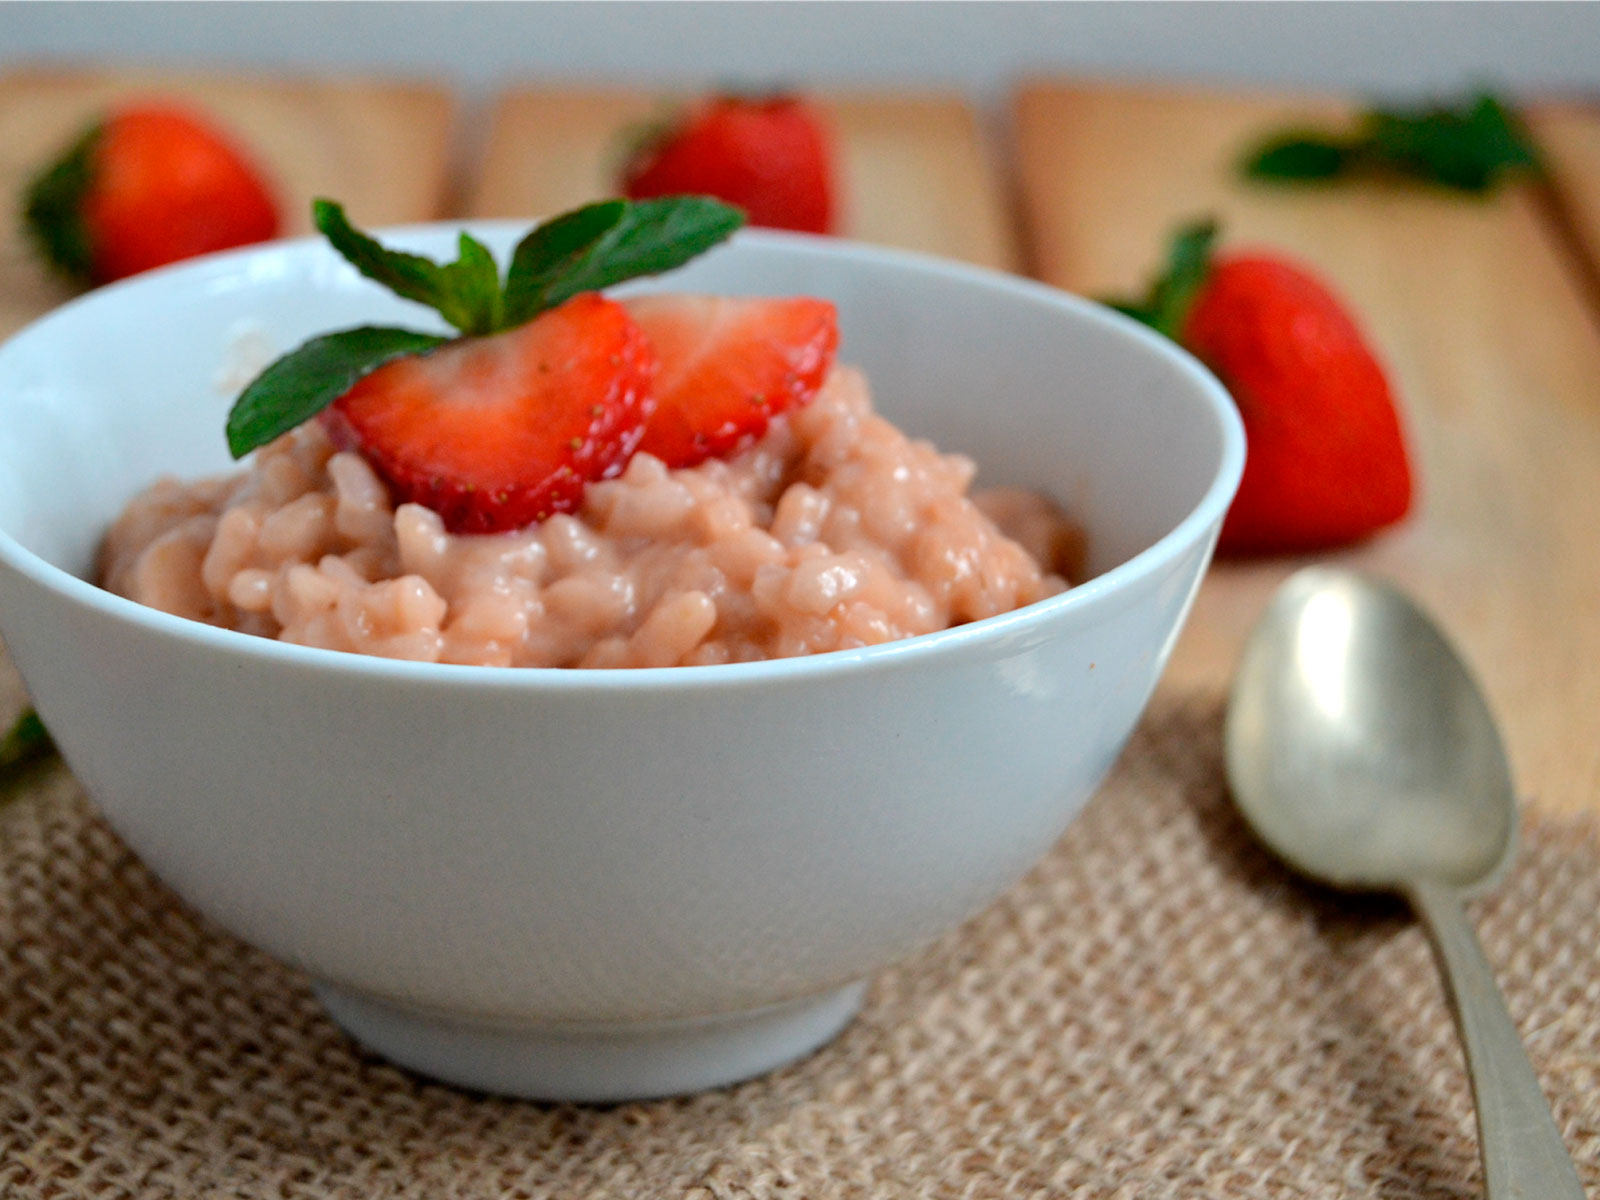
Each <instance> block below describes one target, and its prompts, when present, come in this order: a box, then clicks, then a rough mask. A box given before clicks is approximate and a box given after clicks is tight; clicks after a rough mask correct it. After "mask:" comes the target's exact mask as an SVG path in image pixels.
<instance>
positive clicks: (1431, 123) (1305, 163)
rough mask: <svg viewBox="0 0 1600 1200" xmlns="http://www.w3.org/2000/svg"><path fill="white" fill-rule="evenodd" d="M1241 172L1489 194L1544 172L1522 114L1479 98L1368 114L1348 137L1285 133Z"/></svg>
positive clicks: (1297, 179)
mask: <svg viewBox="0 0 1600 1200" xmlns="http://www.w3.org/2000/svg"><path fill="white" fill-rule="evenodd" d="M1240 169H1241V171H1242V172H1243V174H1244V175H1245V176H1246V177H1247V178H1250V179H1257V180H1269V181H1273V182H1317V181H1323V180H1331V179H1350V178H1356V177H1359V176H1392V177H1399V178H1403V179H1417V180H1421V181H1423V182H1426V183H1434V184H1439V185H1441V186H1443V187H1449V188H1455V189H1457V190H1459V191H1466V192H1486V191H1488V190H1489V189H1491V188H1493V187H1495V186H1496V185H1497V184H1499V183H1500V182H1501V180H1503V179H1504V178H1506V177H1507V176H1508V175H1510V174H1513V173H1516V172H1530V173H1538V172H1540V171H1541V170H1542V169H1543V166H1542V163H1541V160H1540V156H1539V151H1538V148H1537V147H1536V146H1535V145H1534V143H1533V140H1532V138H1531V137H1530V136H1529V135H1528V133H1527V130H1526V129H1525V127H1524V126H1523V123H1522V121H1521V119H1520V118H1519V117H1518V116H1517V113H1516V111H1515V110H1514V109H1513V108H1511V106H1509V105H1508V104H1506V103H1505V102H1504V101H1502V100H1500V99H1499V98H1498V97H1496V96H1495V95H1493V94H1492V93H1490V92H1480V93H1478V94H1477V95H1475V96H1471V97H1468V98H1467V99H1465V100H1463V101H1459V102H1456V103H1440V104H1428V105H1422V106H1418V107H1413V108H1372V109H1369V110H1367V111H1366V112H1365V113H1364V114H1362V116H1361V118H1360V120H1359V122H1358V124H1357V128H1356V130H1355V132H1354V133H1353V134H1351V135H1349V136H1347V137H1341V136H1338V135H1327V136H1324V135H1321V134H1307V133H1304V132H1301V131H1297V130H1291V131H1286V132H1284V133H1282V134H1280V135H1277V136H1276V137H1273V138H1271V139H1269V140H1268V141H1266V142H1264V143H1263V144H1262V145H1261V146H1260V147H1258V148H1257V149H1256V150H1255V151H1253V152H1252V153H1251V154H1249V155H1247V156H1246V157H1245V158H1244V160H1242V162H1241V166H1240Z"/></svg>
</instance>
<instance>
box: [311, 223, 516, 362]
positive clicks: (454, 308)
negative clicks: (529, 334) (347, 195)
mask: <svg viewBox="0 0 1600 1200" xmlns="http://www.w3.org/2000/svg"><path fill="white" fill-rule="evenodd" d="M312 217H313V219H314V220H315V222H316V226H317V228H318V229H319V230H321V231H322V234H323V236H324V237H326V238H327V239H328V241H329V242H330V243H332V245H333V248H334V249H335V250H337V251H338V252H339V253H340V254H342V255H343V256H344V257H345V259H346V260H347V261H348V262H349V263H350V265H351V266H353V267H355V269H356V270H358V271H360V272H361V273H362V274H363V275H365V276H366V277H367V278H368V279H371V280H373V281H375V282H377V283H381V284H383V286H384V287H386V288H388V289H389V290H390V291H392V292H393V293H394V294H395V295H397V296H402V297H404V298H405V299H407V300H415V301H416V302H417V303H418V304H426V305H427V306H428V307H429V308H432V309H434V310H435V311H437V312H438V313H439V315H440V316H442V317H443V318H444V319H445V320H446V321H448V322H449V323H450V324H451V325H454V326H455V327H456V328H457V329H459V330H460V331H461V332H462V333H465V334H468V335H473V334H484V333H493V332H494V331H495V327H494V325H493V324H492V323H490V318H492V316H493V315H494V308H495V305H493V304H486V303H485V302H484V266H483V263H484V261H487V263H488V267H489V269H490V271H492V272H494V276H495V278H494V283H493V291H494V293H495V294H496V295H498V293H499V290H500V282H499V272H498V269H497V268H496V267H495V265H494V259H493V258H492V257H491V256H490V255H489V252H488V251H487V250H485V249H484V248H483V247H482V246H481V245H480V244H479V243H477V242H473V241H472V240H471V239H470V238H463V239H462V243H461V257H460V258H459V259H457V260H456V261H455V262H453V263H450V264H447V265H441V264H439V263H436V262H434V261H433V260H432V259H429V258H424V257H422V256H421V255H420V254H406V253H405V252H403V251H400V250H390V249H388V248H387V247H385V246H384V245H383V244H382V243H380V242H378V241H376V240H374V239H373V238H370V237H368V236H367V235H366V234H364V233H362V232H361V231H360V230H359V229H357V228H356V227H355V226H354V225H352V224H350V221H349V219H348V218H346V216H345V215H344V209H343V208H342V207H341V206H340V205H338V204H335V203H334V202H333V201H331V200H316V201H313V202H312ZM468 243H470V246H469V244H468Z"/></svg>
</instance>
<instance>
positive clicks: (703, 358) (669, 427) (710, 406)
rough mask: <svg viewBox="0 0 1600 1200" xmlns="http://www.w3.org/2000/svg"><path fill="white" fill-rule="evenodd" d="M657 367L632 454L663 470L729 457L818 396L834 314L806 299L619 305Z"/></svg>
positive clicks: (643, 299)
mask: <svg viewBox="0 0 1600 1200" xmlns="http://www.w3.org/2000/svg"><path fill="white" fill-rule="evenodd" d="M626 304H627V307H628V310H629V312H631V313H632V315H633V317H634V319H635V320H636V321H637V322H638V323H639V327H640V328H641V329H642V330H643V331H644V334H645V337H646V338H648V339H649V341H650V344H651V346H652V347H653V348H654V351H655V356H656V359H657V361H658V362H659V364H660V367H659V372H658V374H657V376H656V380H655V388H654V394H655V400H656V407H655V411H654V413H653V414H651V416H650V418H649V421H648V423H647V425H646V427H645V433H644V439H643V441H641V442H640V444H639V449H640V450H641V451H645V452H647V453H650V454H653V455H655V456H656V457H657V458H659V459H661V460H662V461H663V462H664V463H666V464H667V465H668V466H669V467H687V466H693V465H694V464H695V463H698V462H702V461H704V460H705V459H707V458H711V457H714V456H716V457H722V456H726V455H728V454H730V453H732V452H734V451H736V450H738V449H741V448H742V447H743V446H745V445H747V444H748V443H749V442H751V441H753V440H755V439H756V438H759V437H760V436H761V435H762V434H764V433H765V432H766V431H767V426H768V425H769V424H770V423H771V420H772V418H773V416H775V415H777V414H778V413H781V412H784V411H786V410H788V409H790V408H793V407H795V406H797V405H800V404H804V403H806V402H807V401H808V400H810V399H811V398H812V397H813V396H815V395H816V393H817V389H818V388H820V387H821V386H822V381H823V379H824V378H825V377H826V376H827V373H828V371H829V369H830V368H831V367H832V365H833V360H834V354H835V351H836V349H837V347H838V342H839V329H838V314H837V312H836V311H835V309H834V306H833V305H832V304H830V303H828V302H827V301H825V300H817V299H813V298H811V297H805V296H800V297H786V298H781V299H768V298H764V297H739V296H696V295H679V294H656V295H646V296H636V297H633V298H631V299H629V300H628V301H626Z"/></svg>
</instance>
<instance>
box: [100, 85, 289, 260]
mask: <svg viewBox="0 0 1600 1200" xmlns="http://www.w3.org/2000/svg"><path fill="white" fill-rule="evenodd" d="M92 162H93V170H92V176H91V181H90V185H89V189H88V191H87V192H86V193H85V195H84V198H83V208H82V212H83V221H84V225H85V227H86V229H87V231H88V234H89V240H90V245H91V253H92V256H93V261H94V266H93V273H94V277H95V278H96V279H97V280H102V281H103V280H111V279H121V278H123V277H124V276H127V275H133V274H137V273H138V272H140V271H146V270H149V269H151V268H152V267H159V266H163V265H165V264H167V263H172V262H177V261H179V260H181V259H185V258H189V257H192V256H194V255H197V254H208V253H210V252H212V251H214V250H226V249H229V248H230V247H233V246H243V245H248V244H250V243H253V242H260V241H265V240H266V239H268V238H271V237H273V236H275V235H276V234H277V232H278V212H277V206H276V204H275V203H274V201H273V198H272V196H271V194H270V192H269V191H268V189H267V186H266V184H265V183H263V181H262V179H261V177H260V175H259V173H258V172H257V170H256V169H255V168H254V167H253V166H252V165H251V164H250V163H249V162H247V161H246V160H245V158H244V157H243V155H242V153H241V152H240V151H239V150H238V149H237V148H236V147H235V146H233V145H232V144H231V143H230V142H229V141H228V140H227V139H226V138H225V137H224V135H222V134H221V133H220V132H218V131H217V130H215V129H213V128H211V127H210V126H209V125H207V124H206V123H204V122H203V121H201V120H200V119H199V118H198V117H196V116H194V115H193V114H190V113H188V112H186V111H184V110H181V109H177V108H172V107H168V106H165V105H159V104H148V105H140V106H130V107H128V108H124V109H121V110H119V111H117V112H116V113H114V114H113V115H112V116H111V117H109V118H108V119H107V120H106V122H105V124H104V126H103V128H102V130H101V134H100V137H99V139H98V142H97V144H96V146H95V150H94V154H93V159H92Z"/></svg>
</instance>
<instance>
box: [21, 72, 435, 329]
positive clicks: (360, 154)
mask: <svg viewBox="0 0 1600 1200" xmlns="http://www.w3.org/2000/svg"><path fill="white" fill-rule="evenodd" d="M140 96H167V97H172V98H175V99H178V100H183V101H186V102H189V103H192V104H194V105H195V106H196V107H198V108H199V109H200V110H202V111H204V112H206V113H209V114H211V115H212V116H213V117H214V118H215V119H216V121H217V122H218V124H219V125H221V126H222V127H224V128H225V129H227V130H229V131H230V132H232V133H233V134H234V135H235V136H236V137H237V138H238V140H239V142H240V143H241V145H242V146H243V147H245V148H247V149H248V151H249V152H250V153H251V154H252V156H253V157H254V158H255V159H256V160H257V161H258V162H259V163H260V165H261V167H262V170H263V171H264V172H266V173H267V174H269V175H270V176H271V177H272V179H273V180H274V182H275V183H276V185H277V187H278V189H279V193H280V196H281V203H282V205H283V212H284V218H285V233H286V234H287V235H291V236H292V235H297V234H301V233H305V232H307V231H309V229H310V220H309V212H310V204H311V198H312V197H313V196H318V195H325V196H331V197H334V198H336V199H339V200H342V201H344V203H345V204H346V206H347V207H348V208H349V210H350V212H351V214H352V216H353V217H354V218H355V219H356V220H357V221H358V222H359V223H361V224H363V225H386V224H397V223H401V222H407V221H424V220H431V219H433V218H435V217H439V216H443V215H444V206H445V204H446V203H447V201H448V198H449V170H450V166H451V161H450V151H451V142H450V139H451V134H452V129H451V123H452V120H453V107H454V106H453V101H452V100H451V98H450V95H449V93H448V92H446V91H445V90H443V89H441V88H437V87H432V86H425V85H417V84H407V83H401V82H395V81H391V80H361V79H354V80H351V79H343V78H341V79H339V80H337V81H335V80H331V79H287V78H256V77H248V76H240V75H226V76H224V75H218V74H199V73H177V72H168V71H154V70H146V71H115V72H110V71H105V72H102V71H82V72H79V71H62V70H23V71H17V72H14V73H11V74H8V75H4V76H0V337H4V336H5V335H7V334H9V333H11V332H13V331H14V330H16V329H17V328H18V327H20V326H21V325H23V324H25V323H27V322H28V321H30V320H32V319H33V318H34V317H37V316H39V315H41V314H43V313H44V312H46V311H48V310H49V309H50V308H53V307H54V306H55V305H57V304H59V303H61V302H62V301H63V300H66V299H67V298H69V297H70V296H71V295H72V294H73V293H72V291H71V290H70V289H69V288H68V287H67V286H66V285H64V284H62V283H61V282H59V281H57V280H56V279H55V278H53V277H52V276H51V275H50V274H49V273H48V272H47V271H46V270H45V269H44V268H43V267H42V266H41V265H40V264H39V262H38V261H37V258H36V256H35V255H34V254H33V252H32V249H31V247H29V246H28V245H26V243H25V241H24V238H23V236H22V232H21V229H20V227H19V221H18V205H19V199H18V198H19V197H20V196H21V194H22V191H23V189H24V187H25V186H26V185H27V182H28V181H29V180H30V179H32V178H33V176H34V175H35V174H36V173H37V172H38V171H39V169H40V168H41V166H43V165H45V164H48V163H49V162H50V161H52V160H53V159H54V158H55V156H56V155H57V154H58V153H59V151H60V150H61V149H62V148H64V147H65V146H66V145H67V144H69V143H70V142H71V140H72V139H73V137H74V136H75V135H76V134H77V133H78V132H79V131H81V130H82V129H83V128H85V127H86V126H87V125H89V124H90V123H91V122H93V121H94V120H95V119H97V117H98V116H99V115H100V114H101V113H103V112H104V111H105V109H106V106H107V105H108V104H111V103H114V102H115V101H118V100H121V99H124V98H129V97H140Z"/></svg>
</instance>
